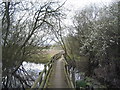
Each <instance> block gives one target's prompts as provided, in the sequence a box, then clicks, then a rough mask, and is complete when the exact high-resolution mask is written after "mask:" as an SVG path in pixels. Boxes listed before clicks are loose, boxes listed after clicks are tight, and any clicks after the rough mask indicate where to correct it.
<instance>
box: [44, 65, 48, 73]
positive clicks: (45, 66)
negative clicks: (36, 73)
mask: <svg viewBox="0 0 120 90" xmlns="http://www.w3.org/2000/svg"><path fill="white" fill-rule="evenodd" d="M44 68H45V74H46V71H47V70H46V64H45V65H44Z"/></svg>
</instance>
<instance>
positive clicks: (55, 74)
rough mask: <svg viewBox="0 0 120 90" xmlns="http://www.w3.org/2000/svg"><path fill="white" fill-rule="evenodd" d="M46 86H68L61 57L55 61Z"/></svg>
mask: <svg viewBox="0 0 120 90" xmlns="http://www.w3.org/2000/svg"><path fill="white" fill-rule="evenodd" d="M47 88H68V85H67V80H66V77H65V73H64V63H63V57H62V58H60V59H58V60H56V61H55V63H54V65H53V71H52V74H51V76H50V79H49V82H48V86H47Z"/></svg>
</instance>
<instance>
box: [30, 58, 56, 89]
mask: <svg viewBox="0 0 120 90" xmlns="http://www.w3.org/2000/svg"><path fill="white" fill-rule="evenodd" d="M53 62H54V59H51V60H50V61H49V62H48V63H47V64H45V65H44V69H43V71H42V72H40V75H39V77H38V78H37V79H36V81H35V82H34V84H33V85H32V87H31V89H32V88H46V86H47V83H48V79H49V77H50V73H51V71H52V64H53Z"/></svg>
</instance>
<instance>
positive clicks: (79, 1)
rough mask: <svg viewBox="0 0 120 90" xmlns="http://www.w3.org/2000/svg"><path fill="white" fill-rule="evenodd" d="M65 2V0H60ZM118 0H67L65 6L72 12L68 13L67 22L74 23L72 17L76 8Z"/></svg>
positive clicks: (106, 3)
mask: <svg viewBox="0 0 120 90" xmlns="http://www.w3.org/2000/svg"><path fill="white" fill-rule="evenodd" d="M59 1H62V2H64V1H65V0H59ZM114 1H117V0H67V1H66V3H65V5H64V7H65V8H67V9H69V10H70V12H66V13H67V20H65V24H68V25H72V20H71V17H72V16H73V15H74V12H75V11H76V10H81V9H82V8H85V7H87V6H89V5H93V4H96V5H97V6H102V5H109V4H110V3H111V2H114Z"/></svg>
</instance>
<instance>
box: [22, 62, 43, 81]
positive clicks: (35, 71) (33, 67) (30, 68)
mask: <svg viewBox="0 0 120 90" xmlns="http://www.w3.org/2000/svg"><path fill="white" fill-rule="evenodd" d="M22 66H23V67H24V69H25V70H26V71H27V72H28V73H29V74H30V75H31V76H32V78H34V79H37V78H38V75H39V72H41V71H42V70H43V69H44V64H36V63H31V62H25V61H24V62H23V63H22Z"/></svg>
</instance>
